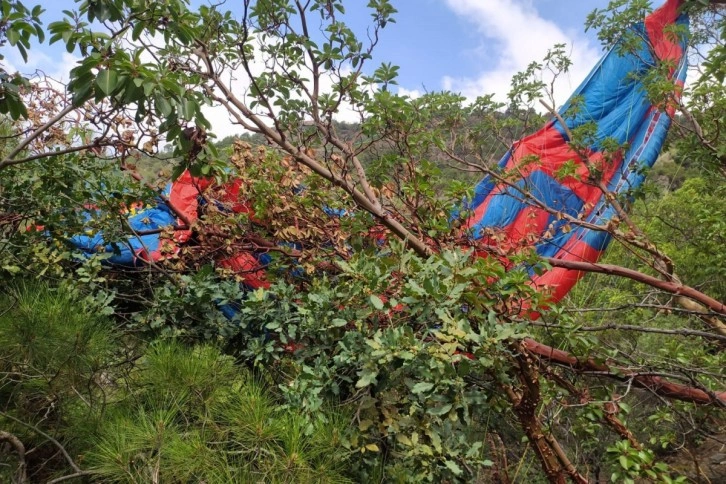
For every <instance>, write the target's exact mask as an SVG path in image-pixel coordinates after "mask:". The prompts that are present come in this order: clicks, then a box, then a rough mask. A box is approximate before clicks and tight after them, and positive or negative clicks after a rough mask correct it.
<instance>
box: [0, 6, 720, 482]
mask: <svg viewBox="0 0 726 484" xmlns="http://www.w3.org/2000/svg"><path fill="white" fill-rule="evenodd" d="M346 3H347V2H343V1H341V0H333V1H330V0H327V1H318V0H310V1H307V2H299V1H294V2H292V1H286V0H257V1H244V2H242V6H241V7H240V8H239V9H238V10H235V11H227V10H225V8H226V6H225V5H224V4H222V5H216V6H208V5H203V6H201V7H199V8H198V9H195V8H192V7H190V5H189V4H188V2H186V1H177V0H168V1H167V0H162V1H157V2H153V4H150V3H149V2H146V1H141V0H96V1H79V2H77V5H76V7H77V11H70V10H69V11H67V12H65V13H64V18H62V19H46V18H45V17H44V15H43V11H42V8H41V7H36V8H32V7H28V6H26V5H24V4H23V3H22V2H18V1H10V0H7V1H6V0H2V3H1V4H2V11H1V14H2V21H1V22H0V27H1V30H0V31H1V32H2V36H0V39H2V42H3V45H4V46H5V47H8V48H17V49H20V52H21V54H23V55H25V53H26V52H27V50H28V49H30V48H31V46H32V42H35V41H37V42H44V41H46V40H47V41H48V42H51V43H62V44H64V45H65V47H66V48H67V50H68V51H69V52H78V53H80V54H81V55H82V56H83V59H82V60H81V61H79V63H78V64H77V65H75V66H74V67H73V70H72V71H71V81H70V83H69V84H68V85H66V86H61V85H59V84H58V83H57V82H55V81H52V80H48V79H38V78H25V77H23V76H22V75H20V74H15V73H10V72H7V70H6V69H5V68H4V67H3V65H2V64H0V112H1V113H3V116H4V117H3V118H2V124H1V125H0V126H1V129H2V132H3V133H2V134H3V136H2V137H1V138H0V258H1V260H2V262H0V278H1V279H0V280H1V281H2V294H1V295H0V296H1V297H0V478H2V479H4V480H13V481H15V482H27V481H33V482H35V481H38V482H45V481H48V482H62V481H64V480H69V479H76V480H78V482H85V481H89V482H252V481H254V482H259V481H263V482H345V481H355V482H390V481H392V482H409V481H412V482H421V481H423V482H427V481H428V482H460V481H461V482H475V481H479V482H512V481H515V482H518V481H522V480H525V479H528V480H533V481H534V482H539V481H544V480H550V481H552V482H564V481H565V480H566V479H571V480H573V481H576V482H585V481H587V480H598V479H611V480H613V481H615V482H634V481H635V480H637V479H649V480H653V481H660V482H683V481H684V480H685V479H686V476H687V477H689V478H691V479H693V480H695V481H699V480H703V481H704V482H707V480H708V479H711V480H712V481H714V482H716V481H718V480H719V479H720V478H722V477H723V474H720V475H719V474H718V473H717V470H713V469H710V468H708V465H707V464H706V463H705V459H706V458H699V457H694V458H689V459H684V458H683V455H686V454H688V455H693V456H698V454H699V449H706V448H709V447H708V446H709V443H712V442H718V441H719V439H720V438H721V437H722V436H723V434H724V430H723V426H724V421H723V417H722V413H721V412H722V410H721V409H722V408H723V406H724V405H726V400H724V397H723V396H722V395H723V393H719V392H723V391H724V390H726V378H724V375H723V368H724V366H725V364H726V361H724V356H723V351H722V350H723V345H724V341H726V322H725V321H724V311H720V312H719V311H717V310H714V309H713V307H714V306H711V307H709V308H706V307H705V306H703V305H702V304H700V303H698V302H696V300H695V299H694V298H693V297H686V296H684V290H685V289H687V290H689V291H691V292H689V293H688V294H690V295H694V294H695V295H696V296H697V298H700V299H699V300H701V301H703V300H706V299H708V298H711V299H713V300H717V301H723V300H724V299H726V286H724V281H726V258H724V254H723V247H724V243H725V242H726V223H725V222H724V217H725V216H726V208H725V205H724V203H723V197H724V195H726V185H725V184H724V175H725V174H726V163H725V161H724V160H725V158H724V156H725V155H724V153H726V151H725V150H726V148H725V147H726V141H724V139H723V137H724V132H726V130H724V129H723V127H722V126H721V124H722V122H723V119H722V118H723V110H722V109H721V107H722V105H723V99H724V94H725V91H724V86H723V69H724V64H723V62H721V59H722V58H723V57H724V56H726V44H725V43H724V42H726V38H724V37H723V31H724V25H725V24H724V19H723V16H722V11H721V10H719V9H718V8H717V7H712V6H709V5H708V4H707V3H708V2H701V1H694V2H686V3H687V5H686V6H685V8H689V9H691V10H692V13H693V17H694V29H693V32H694V33H693V34H692V38H691V43H692V44H693V46H692V49H693V52H694V58H695V59H697V60H696V62H698V63H699V64H698V65H699V67H700V68H701V73H700V75H698V76H697V77H696V78H695V79H693V80H692V81H691V83H690V84H689V85H688V86H687V88H686V91H687V92H686V95H685V96H684V98H683V99H685V101H682V102H679V103H678V106H677V108H678V109H677V112H676V115H675V126H674V129H673V130H672V131H671V134H670V139H669V143H668V147H667V150H666V152H665V153H664V154H663V156H662V157H661V160H660V161H659V162H658V164H657V165H656V167H655V168H654V169H653V172H652V173H651V174H650V175H651V176H650V178H649V180H650V181H649V184H648V185H647V186H646V187H645V188H644V189H642V190H640V191H638V192H637V193H629V194H627V196H626V197H624V198H621V199H616V198H615V197H612V198H611V199H609V200H610V203H612V204H617V205H618V206H619V207H625V209H628V210H629V213H630V215H628V214H626V213H625V209H623V211H622V213H619V215H622V219H619V220H618V221H617V222H618V223H613V224H609V225H608V226H606V227H600V229H601V230H607V231H609V232H611V233H612V235H613V236H614V238H615V243H614V244H612V247H611V250H610V252H609V253H608V255H607V256H606V260H605V261H604V262H605V263H608V264H609V265H608V266H598V267H593V268H592V270H593V271H594V272H604V274H592V275H589V276H587V277H586V278H585V279H584V280H583V281H581V283H580V285H579V286H578V287H577V288H576V289H575V291H573V293H572V294H571V295H570V296H569V298H568V299H567V300H566V301H564V302H562V303H560V304H556V305H552V304H549V303H548V301H547V299H546V295H543V294H540V293H538V292H536V291H535V290H534V289H533V288H532V287H531V285H529V284H528V281H529V276H528V273H527V270H525V269H524V268H525V267H529V268H534V270H536V271H541V270H546V269H547V268H548V263H547V261H544V260H541V259H540V258H538V257H537V256H536V254H533V253H532V252H531V251H530V250H528V249H527V248H526V247H522V246H518V247H515V248H513V249H512V250H511V251H510V252H509V253H507V254H505V255H506V257H502V256H501V254H496V255H491V254H490V256H488V257H480V256H478V255H481V254H478V255H477V254H475V250H474V249H475V247H472V244H471V243H470V241H468V239H467V238H466V237H465V234H463V233H462V230H461V227H460V226H459V223H458V221H457V220H455V219H452V216H451V208H452V207H454V206H456V205H457V204H458V203H459V201H460V200H461V199H462V198H463V197H465V196H467V195H471V185H472V177H474V178H477V177H479V176H481V175H484V174H489V175H490V176H496V177H499V178H501V179H505V180H506V179H508V177H513V176H516V174H512V173H502V172H499V171H497V169H496V168H494V166H495V163H496V161H498V158H499V157H500V156H501V155H502V154H504V153H506V151H507V150H508V149H509V148H510V145H511V143H512V142H513V141H514V140H516V139H518V138H519V137H521V136H522V135H523V134H526V133H529V132H531V131H532V130H534V129H537V128H538V127H539V126H540V125H541V124H542V123H543V121H544V120H546V119H547V118H548V116H549V113H546V112H542V111H540V104H539V100H540V99H545V105H548V106H549V105H551V104H553V102H554V100H553V99H552V97H551V92H549V88H550V87H551V84H550V82H549V81H550V79H549V78H548V77H546V76H545V74H546V75H548V76H554V80H556V79H557V77H558V76H559V75H561V74H564V73H566V72H567V69H568V68H569V65H570V61H569V59H567V56H566V52H567V49H566V48H565V46H562V45H558V46H553V48H552V50H551V51H550V52H549V54H548V55H547V57H546V58H545V59H543V60H542V61H541V62H533V63H532V64H531V65H530V66H529V68H528V69H527V70H526V71H525V72H522V73H520V74H518V75H516V76H515V77H514V79H513V80H512V88H511V91H510V92H509V94H508V97H507V102H504V103H500V102H497V101H496V100H495V97H494V96H492V95H487V96H482V97H480V98H478V99H476V100H467V99H465V98H464V97H462V96H460V95H457V94H455V93H451V92H432V93H428V94H426V95H423V96H421V97H419V98H415V99H413V98H409V97H405V96H397V95H395V94H394V93H393V89H392V88H393V86H394V85H395V82H396V72H397V68H396V67H395V66H394V65H392V64H388V63H383V64H380V65H379V66H378V67H374V66H371V62H372V58H373V52H374V48H375V46H376V44H377V43H378V42H379V38H380V36H381V35H382V34H383V30H384V29H386V28H395V13H396V11H395V8H394V4H393V3H391V2H389V1H388V0H371V1H370V2H369V3H368V7H369V9H370V12H371V25H370V27H369V30H368V31H367V32H366V33H360V32H359V33H356V32H354V31H353V30H351V28H350V27H349V26H348V25H347V24H346V23H345V5H346ZM647 4H648V2H643V1H625V0H616V1H613V2H611V4H610V6H609V7H608V8H607V9H604V10H602V11H600V10H598V11H595V12H593V13H592V14H591V16H590V17H589V18H588V24H587V26H588V28H592V29H596V30H597V31H598V32H599V35H600V38H601V40H602V41H603V43H604V45H605V46H606V47H608V46H610V45H611V44H612V43H613V42H614V41H615V40H616V39H619V38H620V36H621V35H622V33H623V31H624V29H625V27H626V26H627V25H629V24H631V23H632V22H633V21H634V20H639V19H640V18H642V16H643V14H644V12H645V11H646V10H647V8H648V5H647ZM313 23H314V24H315V26H316V29H317V27H318V25H319V26H320V30H319V31H318V30H316V33H315V34H314V35H311V34H310V33H309V30H310V29H311V27H310V26H311V25H312V24H313ZM681 34H683V32H673V35H681ZM46 37H47V39H46ZM624 45H625V47H626V48H627V46H628V42H625V43H624ZM699 55H701V56H702V58H699ZM151 59H153V61H152V60H151ZM0 60H1V59H0ZM260 66H265V68H264V69H262V68H260ZM662 67H663V69H660V70H656V73H655V74H653V75H652V78H649V79H647V86H648V88H649V94H650V95H651V96H652V98H653V99H654V100H657V101H658V102H664V103H666V102H667V103H671V102H675V101H674V100H673V92H674V86H673V83H672V82H671V81H669V80H668V76H667V71H668V69H667V67H668V66H662ZM238 78H243V79H245V84H244V85H243V86H238V85H236V84H234V83H232V79H238ZM323 80H325V81H326V82H325V83H323V82H322V81H323ZM322 85H332V88H330V89H329V90H327V91H325V90H323V88H322V87H321V86H322ZM230 86H233V87H234V88H232V87H230ZM208 105H215V106H222V107H224V108H225V109H226V110H227V112H228V114H229V116H230V119H231V120H233V121H234V122H235V123H236V124H237V125H238V126H239V127H240V130H241V131H242V130H245V134H243V135H241V136H240V137H239V138H231V139H225V140H221V141H220V142H218V143H215V142H214V138H213V126H212V125H211V124H210V123H209V122H208V120H207V119H206V118H205V115H204V114H205V107H206V106H208ZM344 107H345V108H347V109H352V110H353V111H355V112H357V113H358V114H359V116H360V122H359V123H338V122H336V121H335V120H334V116H335V113H336V112H338V111H339V110H340V109H343V108H344ZM576 107H577V106H576V103H575V109H576ZM593 135H594V128H593V127H592V126H586V127H585V128H584V129H582V130H580V131H578V132H576V133H572V140H571V143H572V145H573V146H575V147H577V146H584V145H586V140H588V139H589V138H590V137H591V136H593ZM607 148H608V150H609V152H611V153H616V152H617V151H618V150H619V149H622V148H623V147H622V146H608V147H607ZM187 169H188V170H190V171H191V172H192V173H193V174H194V175H203V176H206V177H208V178H209V179H211V180H214V183H213V184H212V186H211V188H210V189H209V191H207V192H205V200H204V202H205V203H203V204H201V205H200V207H199V215H200V217H199V219H198V220H196V221H195V222H194V223H193V224H192V226H191V227H185V228H184V229H185V230H186V229H191V231H192V237H191V239H190V240H189V242H188V243H187V244H185V245H183V246H181V247H180V248H179V250H178V251H170V252H169V253H168V254H166V256H165V257H164V258H163V259H162V260H160V261H157V262H154V263H150V264H141V265H140V266H139V267H138V268H134V269H131V268H119V267H109V266H107V265H105V263H104V261H105V260H106V259H107V258H108V256H109V254H101V253H99V254H98V256H96V257H83V256H81V255H80V254H79V252H78V251H77V250H75V249H74V248H73V246H72V245H71V244H69V243H68V237H69V236H71V235H73V234H77V233H84V232H88V233H97V232H98V231H103V232H104V233H105V234H106V236H107V238H108V239H109V240H118V241H122V240H124V238H125V237H127V236H129V235H132V234H131V229H130V227H129V226H128V223H127V221H126V220H127V218H126V217H127V214H128V213H129V212H131V211H134V210H138V209H143V207H144V206H146V205H153V204H155V203H156V200H157V199H158V197H160V196H161V195H160V191H159V189H160V188H161V187H163V186H164V185H165V184H166V183H167V181H168V180H169V178H170V177H172V176H174V177H176V176H178V175H179V174H181V173H182V172H183V171H184V170H187ZM560 175H561V176H562V177H565V176H569V175H571V174H570V173H561V174H560ZM230 179H238V180H241V182H242V183H241V188H240V200H242V201H244V202H245V203H247V204H249V205H250V208H251V211H247V212H245V213H235V212H233V211H231V210H229V207H227V206H225V204H224V203H222V202H220V201H219V200H222V199H223V198H224V195H225V194H224V193H222V192H223V191H224V182H225V181H227V180H230ZM331 210H335V211H339V213H340V212H344V213H346V214H353V215H351V216H345V217H330V216H328V213H329V211H331ZM571 223H572V224H577V223H578V221H577V220H573V221H571ZM173 232H174V228H170V229H169V230H168V233H165V234H164V236H166V237H168V238H172V237H173ZM120 243H122V242H119V244H120ZM522 245H527V244H522ZM476 249H477V251H479V252H480V251H481V247H476ZM242 250H256V251H258V252H265V253H266V256H267V257H268V258H267V261H268V262H267V266H266V267H265V269H266V270H265V277H266V278H267V279H268V280H269V282H270V283H271V284H270V287H269V289H264V288H260V289H256V290H250V289H249V288H248V287H246V286H245V284H243V282H244V281H245V280H246V279H245V278H246V277H249V276H250V274H240V273H234V272H233V271H230V270H229V269H225V268H224V267H222V266H221V265H220V264H219V263H217V262H216V261H218V260H219V256H220V254H228V255H229V254H234V253H237V252H239V251H242ZM603 267H605V268H606V269H607V270H606V269H602V268H603ZM601 269H602V270H601ZM224 308H234V311H233V312H234V315H233V316H232V317H226V316H225V315H224V314H223V312H222V309H224ZM535 312H536V314H532V313H535ZM228 315H229V314H228ZM545 345H548V346H545ZM658 382H661V383H658ZM662 382H666V384H665V386H664V385H663V384H662ZM656 383H658V384H656ZM658 385H660V386H658ZM668 385H671V386H668ZM664 388H665V389H666V390H663V389H664ZM684 462H685V463H684ZM719 476H721V477H719Z"/></svg>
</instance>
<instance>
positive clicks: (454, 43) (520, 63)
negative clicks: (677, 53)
mask: <svg viewBox="0 0 726 484" xmlns="http://www.w3.org/2000/svg"><path fill="white" fill-rule="evenodd" d="M36 1H38V0H36ZM203 1H206V0H193V3H194V4H199V3H202V2H203ZM391 2H392V4H393V5H394V6H395V7H396V8H397V9H398V11H399V13H398V14H397V15H396V23H395V24H391V25H389V26H388V27H386V29H384V31H383V33H382V37H381V41H380V43H379V46H378V48H377V50H376V51H375V53H374V63H375V64H376V65H377V64H378V63H380V62H391V63H393V64H395V65H398V66H399V67H400V71H399V72H400V77H399V88H400V92H402V93H405V94H412V95H416V94H418V93H421V92H423V91H436V90H441V89H449V90H453V91H457V92H461V93H463V94H464V95H466V96H467V97H470V98H474V97H476V96H478V95H482V94H488V93H496V94H498V95H499V96H500V97H501V98H503V96H505V95H506V91H507V88H508V86H509V80H510V79H511V76H512V75H513V74H514V73H516V72H518V71H520V70H522V69H523V68H524V67H526V65H527V64H529V62H531V61H533V60H540V59H541V58H542V56H543V55H544V54H545V53H546V51H547V49H548V48H550V47H552V46H553V45H554V44H555V43H560V42H564V43H566V44H567V46H568V50H569V52H570V55H571V58H572V60H573V67H572V69H571V72H570V74H569V75H568V76H566V77H565V78H564V79H562V80H561V81H560V83H559V87H558V90H559V93H558V95H557V100H558V101H559V102H564V100H565V99H566V97H567V94H568V93H569V92H572V90H574V89H575V88H576V87H577V85H578V84H579V82H580V81H581V80H582V79H583V78H584V77H585V75H586V74H587V73H588V72H589V71H590V69H591V68H592V66H593V65H594V64H595V63H596V62H597V60H598V59H599V58H600V56H601V55H602V50H601V48H600V46H599V44H598V42H597V39H595V37H594V34H593V33H591V32H590V33H587V34H586V33H585V32H584V27H583V24H584V21H585V17H586V16H587V14H588V13H589V12H590V11H592V10H593V9H594V8H603V7H605V6H606V5H607V3H608V1H607V0H589V1H583V0H391ZM26 3H28V4H32V3H33V2H32V0H30V1H27V2H26ZM41 3H43V4H44V7H45V8H46V10H47V12H46V14H45V16H44V20H45V23H46V24H47V23H48V22H51V21H53V20H56V19H58V18H60V15H61V14H60V11H61V10H63V9H73V8H74V7H75V3H74V2H73V1H72V0H51V1H43V2H41ZM239 3H240V2H239V0H227V4H228V5H230V8H235V6H236V5H238V4H239ZM367 3H368V1H367V0H348V1H347V4H346V8H347V14H348V18H349V20H348V21H349V23H350V24H351V25H353V26H357V27H361V26H364V25H365V24H366V21H367V19H368V18H369V17H368V15H369V13H368V12H367V10H366V9H365V5H366V4H367ZM661 3H663V2H662V0H655V1H654V2H653V4H654V5H655V6H659V5H660V4H661ZM4 49H7V47H5V48H4ZM7 61H8V62H7V63H8V64H10V67H11V68H16V69H19V70H21V71H23V72H32V71H33V70H35V69H42V70H43V71H44V72H46V73H48V74H51V75H53V76H56V77H66V79H67V72H68V71H69V70H70V68H71V67H72V66H73V64H74V62H75V61H77V58H74V57H73V56H72V55H69V54H67V53H66V52H65V51H64V50H63V47H62V45H57V46H53V47H48V46H47V45H46V46H40V48H37V49H34V51H33V52H32V53H31V59H30V63H29V64H28V65H25V66H23V65H22V62H21V60H20V59H19V56H17V55H14V54H13V53H11V54H9V55H8V57H7Z"/></svg>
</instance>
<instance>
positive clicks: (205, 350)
mask: <svg viewBox="0 0 726 484" xmlns="http://www.w3.org/2000/svg"><path fill="white" fill-rule="evenodd" d="M0 412H1V413H0V429H2V430H4V431H7V432H10V433H12V434H13V435H15V436H16V437H17V438H18V439H20V441H21V442H23V444H24V446H25V448H26V462H27V467H28V469H27V473H28V477H29V479H30V480H31V482H46V481H48V480H52V479H56V478H59V477H62V476H67V475H70V474H73V473H74V469H73V468H72V465H71V464H70V463H69V462H68V460H67V459H65V458H64V457H63V455H62V452H59V451H60V450H61V449H60V448H61V447H62V448H63V449H64V451H66V452H67V453H68V456H69V458H71V459H72V460H73V461H74V463H75V464H76V465H77V466H78V467H79V468H80V469H82V471H83V472H84V473H86V475H84V476H82V479H77V480H76V481H78V482H85V481H91V482H119V483H120V482H124V483H125V482H138V483H142V482H164V483H167V482H172V483H173V482H207V483H213V482H347V481H348V477H347V476H346V474H345V471H346V469H347V461H348V459H349V457H350V456H349V453H348V452H347V451H346V450H345V447H344V446H343V445H342V440H343V439H344V438H345V432H346V429H347V422H349V417H346V416H344V415H343V414H340V413H338V412H336V411H333V410H323V411H320V412H317V414H316V415H314V416H310V415H304V414H303V413H301V412H300V411H298V410H297V409H295V408H290V407H287V406H285V405H284V403H283V402H281V401H280V400H279V399H278V398H277V397H276V395H275V394H274V393H273V392H271V391H270V388H269V387H268V386H267V385H266V382H265V381H263V380H262V379H260V378H258V377H255V376H254V375H252V374H251V373H250V372H249V371H248V370H246V369H245V368H242V367H240V366H239V365H236V364H235V362H234V360H233V359H232V358H231V357H229V356H225V355H223V354H222V353H221V352H220V351H219V350H218V349H217V348H215V347H213V346H208V345H198V346H194V347H189V346H185V345H182V344H181V343H179V342H176V341H173V340H168V341H155V342H153V343H147V342H145V341H142V340H138V339H135V338H132V337H131V336H129V335H128V334H124V333H122V332H121V331H119V330H117V329H116V328H114V325H113V323H112V322H111V321H110V320H109V319H108V318H107V317H104V316H100V315H99V314H98V311H95V310H93V309H90V308H86V307H84V305H83V304H80V303H79V301H78V299H77V298H75V297H74V296H73V294H72V293H71V292H69V291H68V290H64V289H59V288H50V287H48V286H46V285H43V284H37V283H22V282H21V283H15V284H13V285H11V286H10V287H6V288H5V290H4V291H3V294H2V296H1V297H0ZM51 439H52V440H51ZM53 440H55V441H56V442H55V443H54V442H53ZM1 445H2V444H1V443H0V446H1ZM0 450H3V451H4V452H0V481H2V482H11V481H12V480H13V479H17V476H18V474H17V469H18V467H17V466H18V463H19V462H18V458H17V455H16V454H15V453H14V452H11V451H9V450H10V449H9V447H5V448H2V447H0ZM70 482H75V481H70Z"/></svg>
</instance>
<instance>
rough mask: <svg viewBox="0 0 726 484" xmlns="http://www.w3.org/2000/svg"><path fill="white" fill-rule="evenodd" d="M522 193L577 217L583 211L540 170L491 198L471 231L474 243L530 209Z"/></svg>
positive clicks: (576, 200) (576, 199)
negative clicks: (489, 231)
mask: <svg viewBox="0 0 726 484" xmlns="http://www.w3.org/2000/svg"><path fill="white" fill-rule="evenodd" d="M523 193H531V194H532V195H533V196H535V197H536V198H537V199H539V200H540V201H542V202H543V203H544V204H545V205H546V206H548V207H550V208H553V209H555V210H559V211H563V212H565V213H567V214H569V215H572V216H577V214H578V213H579V211H580V209H582V205H583V203H582V200H580V198H579V197H578V196H577V195H576V194H575V193H574V192H573V191H572V190H570V189H569V188H567V187H566V186H564V185H561V184H560V183H559V182H558V181H557V180H555V179H554V178H552V177H551V176H549V175H547V174H546V173H543V172H541V171H539V170H536V171H534V172H532V173H531V174H530V175H529V176H528V177H527V178H526V179H524V180H520V181H519V182H517V183H516V184H515V186H514V187H507V188H506V190H504V191H503V192H501V193H497V194H495V195H492V196H491V202H489V206H488V207H487V211H486V213H485V214H484V216H483V217H482V219H481V220H480V221H479V223H477V224H476V225H475V226H474V227H472V236H473V237H474V238H475V239H478V238H480V237H482V235H484V234H483V230H484V229H485V228H488V227H491V228H498V229H503V228H505V227H507V226H509V225H510V224H511V223H512V222H514V220H515V218H516V217H517V215H519V213H520V212H521V211H522V210H524V209H525V208H527V207H529V206H532V204H531V202H526V201H525V200H524V199H523V198H522V194H523Z"/></svg>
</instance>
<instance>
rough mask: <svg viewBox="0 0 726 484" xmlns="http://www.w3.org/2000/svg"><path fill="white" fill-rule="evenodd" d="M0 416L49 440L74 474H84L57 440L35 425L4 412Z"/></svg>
mask: <svg viewBox="0 0 726 484" xmlns="http://www.w3.org/2000/svg"><path fill="white" fill-rule="evenodd" d="M0 415H2V416H3V417H5V418H7V419H9V420H12V421H13V422H15V423H17V424H20V425H22V426H23V427H27V428H29V429H31V430H33V431H34V432H35V433H37V434H39V435H41V436H42V437H45V438H46V439H47V440H49V441H50V442H51V443H52V444H53V445H55V446H56V448H57V449H58V450H59V451H60V453H61V454H63V457H65V459H66V461H67V462H68V465H70V466H71V467H72V468H73V470H74V471H75V472H76V473H83V472H84V471H83V470H82V469H81V468H80V467H78V465H77V464H76V463H75V462H74V461H73V458H71V456H70V454H69V453H68V451H67V450H66V448H65V447H63V445H62V444H61V443H60V442H58V441H57V440H55V439H54V438H53V437H51V436H50V435H48V434H46V433H45V432H43V431H42V430H40V429H39V428H38V427H36V426H35V425H33V424H30V423H28V422H23V421H22V420H20V419H19V418H16V417H13V416H12V415H10V414H7V413H5V412H0Z"/></svg>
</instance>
